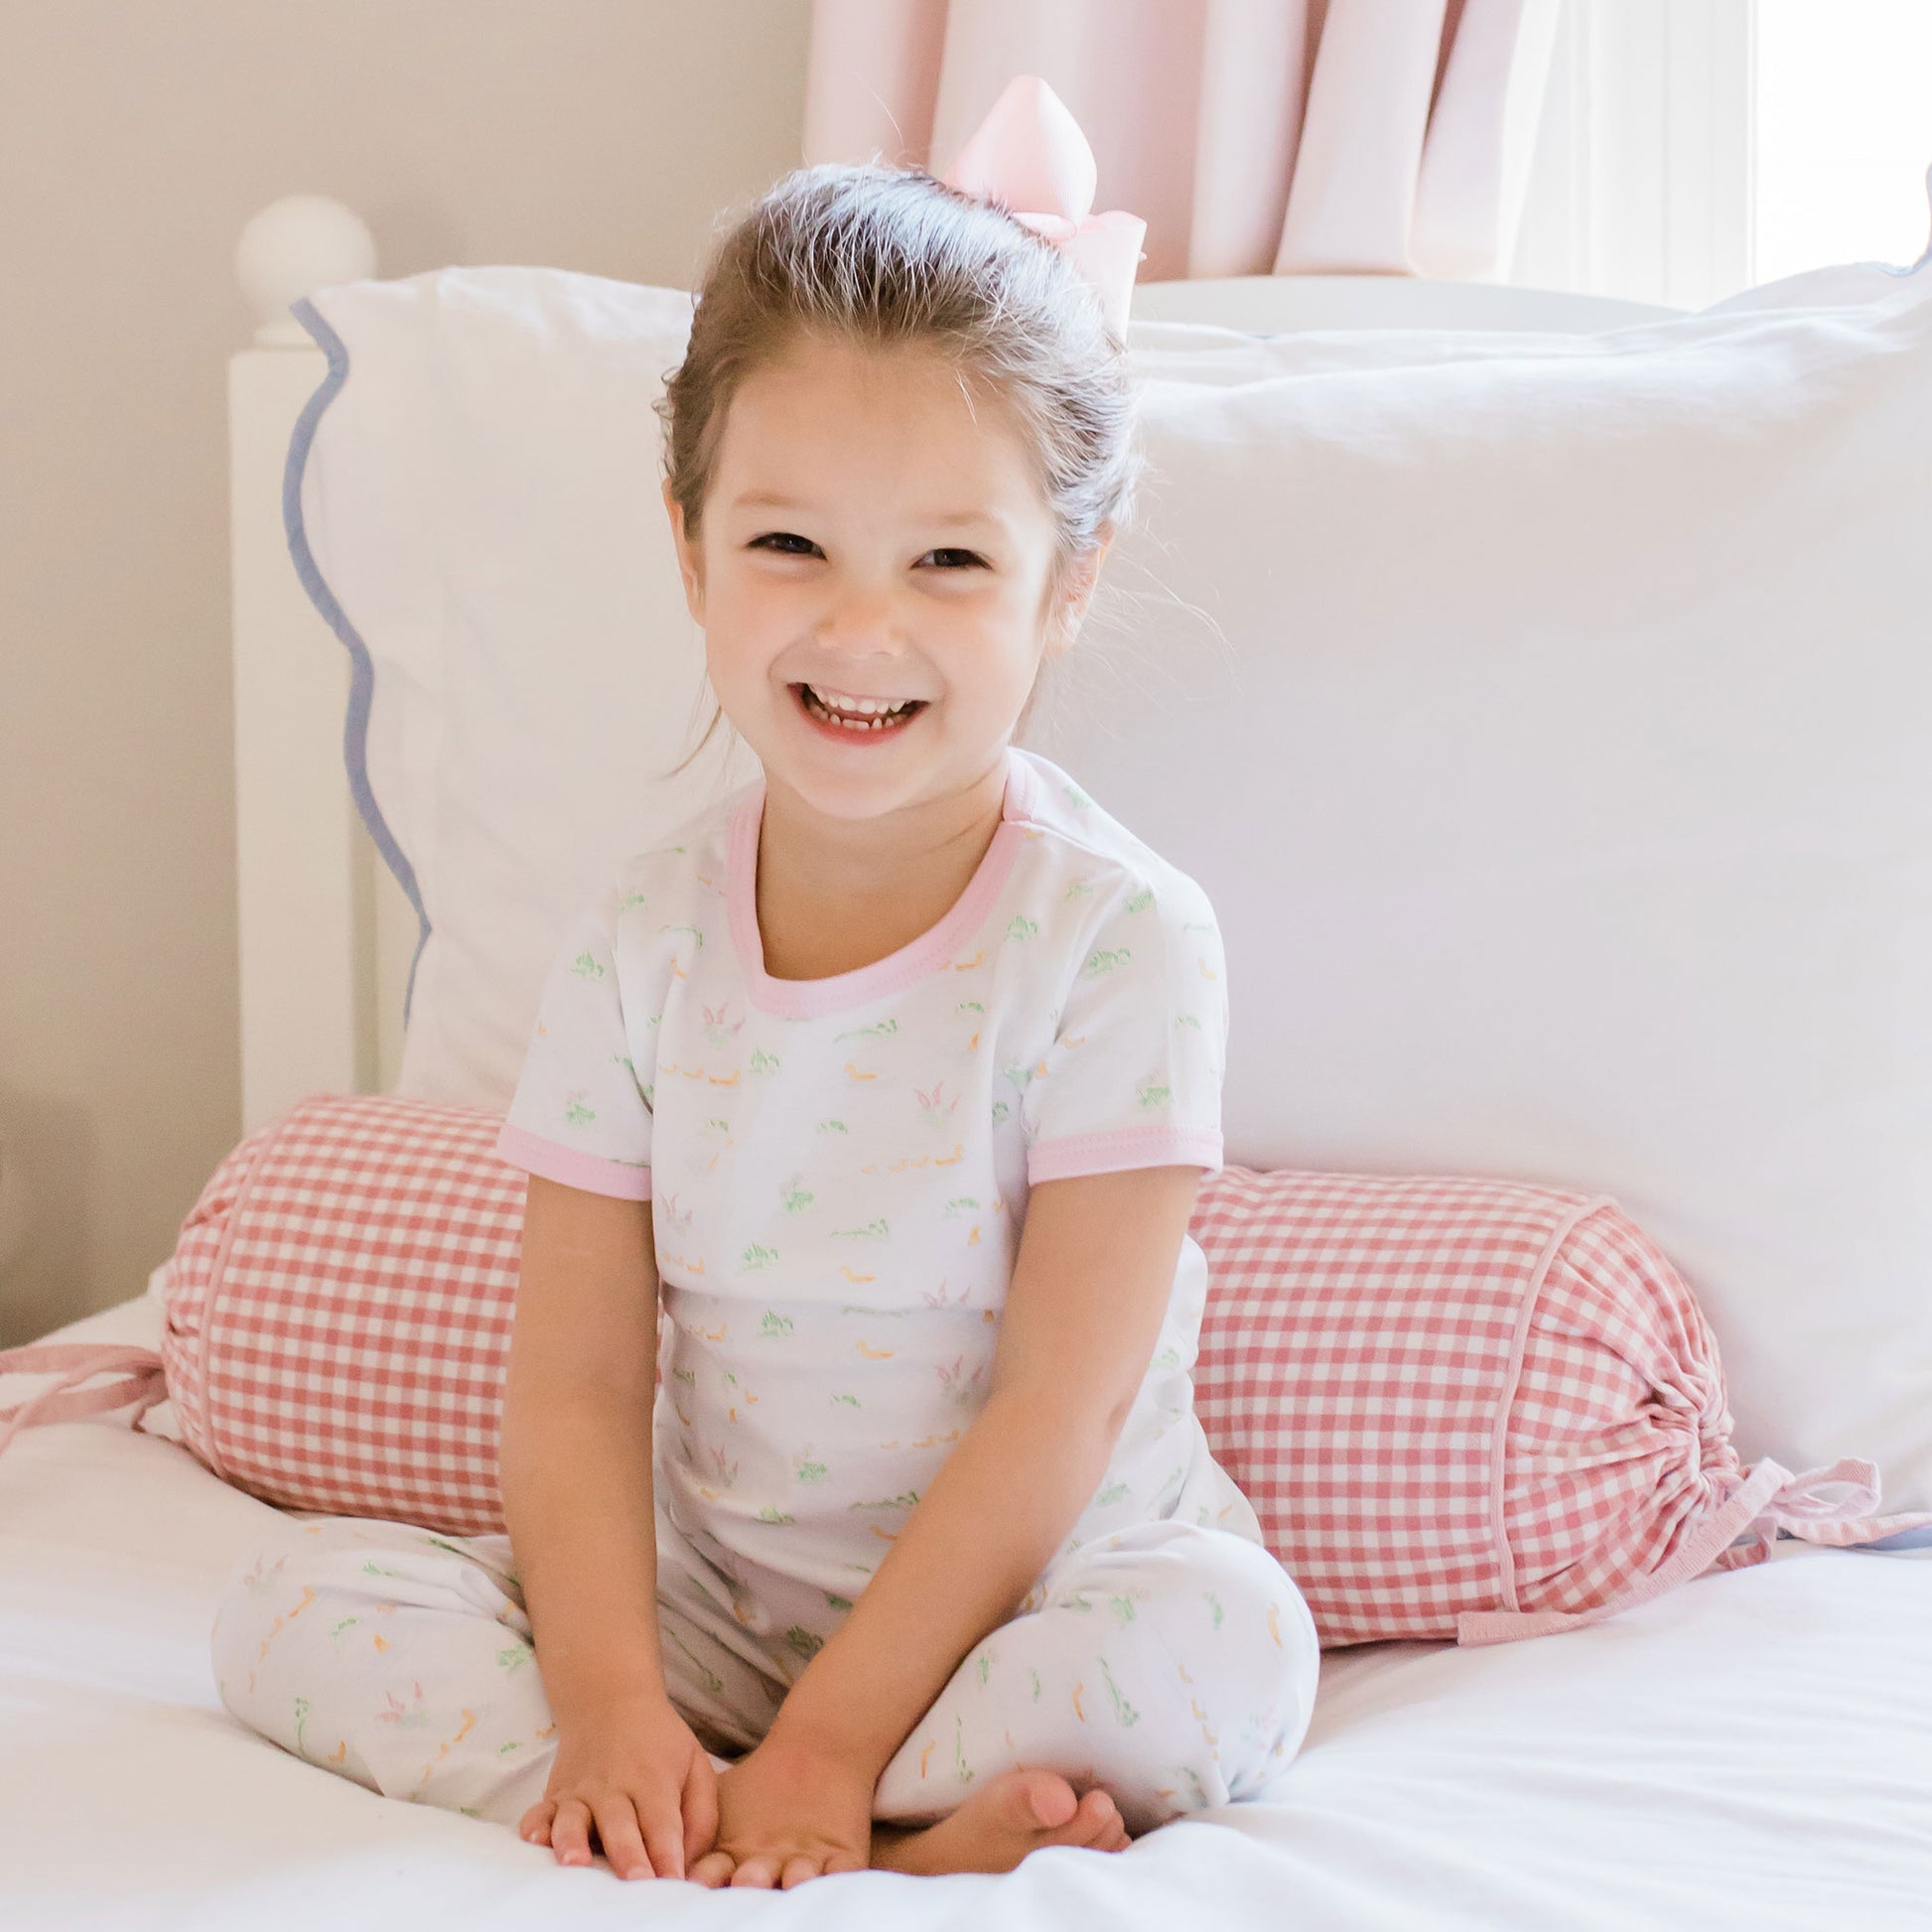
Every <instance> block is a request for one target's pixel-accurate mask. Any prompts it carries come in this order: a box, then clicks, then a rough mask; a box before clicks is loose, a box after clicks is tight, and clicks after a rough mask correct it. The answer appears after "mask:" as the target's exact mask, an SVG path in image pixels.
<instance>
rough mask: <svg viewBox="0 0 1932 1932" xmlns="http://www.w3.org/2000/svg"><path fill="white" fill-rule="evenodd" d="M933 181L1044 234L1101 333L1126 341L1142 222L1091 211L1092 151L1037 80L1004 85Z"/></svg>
mask: <svg viewBox="0 0 1932 1932" xmlns="http://www.w3.org/2000/svg"><path fill="white" fill-rule="evenodd" d="M939 179H940V180H941V181H943V182H944V183H945V184H946V185H947V187H949V188H957V189H958V190H960V192H961V193H962V194H967V195H977V196H979V197H981V198H982V199H983V200H987V201H995V202H999V203H1000V204H1002V205H1003V206H1004V207H1005V208H1006V210H1007V212H1008V213H1009V214H1011V215H1012V216H1013V218H1014V219H1015V220H1016V221H1024V222H1025V223H1026V224H1027V226H1028V227H1030V228H1032V229H1033V230H1034V231H1035V233H1037V234H1041V235H1044V236H1045V237H1046V239H1047V240H1048V241H1050V242H1052V243H1053V245H1054V246H1055V247H1056V248H1058V249H1059V250H1060V251H1061V253H1063V254H1064V255H1065V256H1066V257H1067V259H1068V260H1069V261H1071V262H1072V264H1073V266H1074V267H1075V268H1076V269H1078V270H1079V272H1080V274H1081V275H1082V276H1083V277H1084V278H1085V279H1086V281H1087V282H1088V284H1089V285H1090V286H1091V287H1092V289H1093V292H1094V293H1095V294H1096V295H1097V296H1099V298H1100V308H1101V313H1102V314H1103V315H1104V316H1105V317H1106V319H1107V327H1108V328H1109V329H1111V330H1112V331H1113V332H1114V334H1115V335H1116V336H1118V337H1120V338H1121V339H1122V340H1123V341H1125V339H1126V336H1127V311H1128V305H1129V303H1130V302H1131V301H1132V299H1133V294H1134V272H1135V270H1136V269H1137V268H1138V267H1139V266H1140V263H1141V261H1142V259H1143V257H1142V254H1141V242H1142V240H1143V239H1144V238H1145V237H1146V234H1147V223H1146V222H1145V221H1143V220H1142V219H1141V217H1140V216H1139V215H1138V214H1129V213H1128V212H1127V210H1126V209H1125V208H1118V207H1117V208H1109V209H1108V210H1107V212H1106V213H1105V214H1095V213H1094V212H1093V197H1094V190H1095V188H1096V187H1097V186H1098V184H1099V170H1098V169H1097V168H1096V167H1095V165H1094V159H1093V149H1092V148H1091V147H1089V146H1088V145H1087V137H1086V136H1085V135H1084V134H1082V133H1081V132H1080V123H1079V122H1078V121H1076V120H1075V119H1074V118H1073V116H1072V114H1070V113H1069V112H1068V111H1067V106H1066V103H1065V102H1064V101H1063V100H1061V98H1060V97H1059V95H1058V94H1056V93H1055V92H1054V91H1053V90H1052V88H1051V87H1049V86H1048V85H1047V84H1046V82H1045V81H1044V80H1042V79H1041V78H1040V77H1039V75H1038V74H1036V73H1022V74H1016V75H1015V76H1014V77H1013V79H1011V80H1009V81H1008V82H1007V84H1006V88H1005V90H1004V91H1003V92H1002V93H1001V95H1000V97H999V99H998V100H996V101H995V102H994V103H993V107H992V111H991V112H990V113H989V114H988V115H987V117H986V118H985V120H983V121H982V122H981V123H980V124H979V126H978V127H977V128H976V129H975V130H974V131H973V133H972V135H971V136H970V138H969V139H968V140H967V142H966V145H965V146H964V147H963V148H961V149H960V151H959V153H958V155H957V156H956V157H955V158H954V160H953V164H952V166H951V167H950V168H948V169H947V170H946V172H945V173H944V174H943V175H941V176H940V177H939Z"/></svg>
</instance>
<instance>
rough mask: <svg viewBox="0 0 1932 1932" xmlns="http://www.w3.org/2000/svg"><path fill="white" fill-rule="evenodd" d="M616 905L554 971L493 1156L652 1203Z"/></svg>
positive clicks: (579, 929) (603, 911) (593, 916)
mask: <svg viewBox="0 0 1932 1932" xmlns="http://www.w3.org/2000/svg"><path fill="white" fill-rule="evenodd" d="M616 905H617V893H616V891H615V890H613V891H612V892H610V893H608V894H607V895H606V896H605V897H604V898H603V899H602V900H601V901H600V902H599V904H598V905H596V906H594V907H592V908H590V909H588V910H586V911H585V912H583V913H581V914H580V915H579V917H578V918H577V920H576V922H575V923H574V924H573V925H572V927H571V929H570V932H569V935H568V936H567V938H566V939H565V941H564V945H563V948H562V951H561V952H560V953H559V955H558V957H557V961H556V963H555V965H553V966H552V967H551V969H550V977H549V979H548V980H547V981H546V982H545V985H544V989H543V997H542V999H541V1000H540V1002H539V1003H538V1007H537V1017H536V1024H535V1027H534V1029H533V1030H532V1032H531V1035H530V1044H529V1049H528V1051H527V1052H526V1053H525V1055H524V1059H523V1071H522V1073H521V1075H520V1076H519V1077H518V1080H517V1084H516V1093H515V1096H514V1098H512V1100H511V1101H510V1106H509V1112H508V1114H507V1116H506V1117H505V1118H504V1121H503V1125H502V1127H501V1129H500V1130H499V1131H498V1134H497V1138H496V1153H497V1155H498V1157H499V1158H500V1159H501V1160H504V1161H506V1162H508V1163H509V1165H510V1166H511V1167H513V1168H522V1169H524V1170H525V1171H526V1172H527V1173H536V1174H542V1175H543V1176H544V1178H545V1179H547V1180H558V1181H562V1182H563V1183H564V1184H565V1185H566V1186H569V1187H581V1188H583V1189H585V1190H586V1191H587V1192H589V1193H593V1194H615V1195H618V1196H619V1197H621V1199H624V1200H648V1199H649V1198H650V1130H651V1109H650V1104H649V1102H648V1100H647V1099H646V1097H645V1094H644V1090H643V1088H642V1087H641V1086H640V1084H639V1081H638V1076H637V1069H636V1067H635V1066H634V1065H633V1064H632V1061H631V1052H630V1043H629V1039H628V1037H627V1035H626V1030H625V1026H624V1013H623V1002H622V998H621V993H620V989H619V976H618V956H617V943H616V938H615V910H616Z"/></svg>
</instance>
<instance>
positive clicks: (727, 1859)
mask: <svg viewBox="0 0 1932 1932" xmlns="http://www.w3.org/2000/svg"><path fill="white" fill-rule="evenodd" d="M733 1863H734V1861H733V1859H732V1856H731V1854H730V1853H729V1852H707V1853H706V1854H705V1856H704V1857H703V1858H701V1859H700V1860H699V1861H698V1862H697V1863H695V1864H694V1865H692V1866H691V1868H690V1870H689V1871H687V1872H686V1873H685V1876H686V1877H687V1878H690V1879H691V1880H693V1881H694V1882H695V1883H697V1884H700V1885H706V1886H709V1887H711V1888H713V1889H716V1888H717V1887H718V1886H719V1885H722V1884H723V1883H724V1882H725V1881H726V1880H727V1879H728V1878H729V1877H730V1876H731V1875H732V1865H733Z"/></svg>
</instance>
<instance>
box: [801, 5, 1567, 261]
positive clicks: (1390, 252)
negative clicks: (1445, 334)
mask: <svg viewBox="0 0 1932 1932" xmlns="http://www.w3.org/2000/svg"><path fill="white" fill-rule="evenodd" d="M1560 3H1561V0H813V11H812V38H811V53H810V64H809V69H808V72H807V77H806V95H805V140H804V159H805V161H806V163H807V164H808V165H809V164H811V163H815V162H820V161H865V160H869V159H873V158H875V157H877V158H878V159H880V160H883V161H886V162H888V163H892V164H894V165H898V166H918V167H924V168H928V169H930V170H931V171H932V172H933V173H934V174H943V173H944V172H945V170H946V169H947V168H948V167H949V166H950V165H951V162H952V159H953V156H954V155H955V154H956V153H957V152H958V151H959V149H960V148H961V147H962V146H963V145H964V143H965V140H966V137H967V136H968V135H969V134H971V133H972V131H973V130H974V128H976V127H977V126H978V125H979V123H980V121H981V120H982V119H983V118H984V116H985V114H986V111H987V109H988V108H989V107H991V106H992V104H993V102H994V100H995V98H996V97H997V96H998V94H999V93H1000V90H1001V89H1002V88H1003V87H1004V86H1005V85H1006V83H1007V82H1008V81H1009V80H1010V79H1012V78H1013V76H1014V75H1015V74H1016V73H1036V74H1038V75H1039V76H1040V77H1041V78H1042V79H1043V80H1045V81H1046V83H1047V85H1048V86H1050V87H1051V88H1052V89H1053V90H1054V92H1055V93H1057V94H1058V95H1059V96H1060V98H1061V99H1062V100H1063V101H1065V103H1066V105H1067V107H1068V108H1069V109H1070V110H1071V112H1072V114H1073V117H1074V118H1075V119H1076V120H1077V121H1078V122H1079V123H1080V126H1081V128H1082V130H1083V131H1084V132H1085V134H1086V137H1087V139H1088V141H1089V142H1090V143H1091V144H1092V147H1093V151H1094V157H1095V160H1096V161H1097V163H1098V165H1099V170H1100V191H1099V195H1098V198H1097V200H1096V201H1095V204H1094V206H1095V207H1096V209H1101V208H1112V207H1121V208H1127V209H1129V210H1131V211H1132V212H1133V213H1135V214H1138V215H1141V216H1142V217H1143V218H1145V220H1146V221H1147V224H1148V230H1147V241H1146V244H1145V246H1146V251H1147V259H1146V260H1145V261H1144V262H1143V263H1142V264H1141V271H1140V280H1142V281H1143V282H1156V281H1174V280H1181V279H1184V278H1187V277H1192V276H1203V275H1217V276H1218V275H1336V274H1392V275H1423V276H1430V277H1434V278H1439V279H1454V280H1473V281H1482V280H1495V279H1498V278H1500V277H1501V276H1502V275H1503V274H1505V273H1506V272H1507V270H1508V267H1509V260H1510V255H1511V253H1512V251H1513V249H1514V246H1515V240H1516V228H1517V223H1518V221H1519V219H1520V217H1521V213H1522V204H1523V194H1524V187H1525V183H1526V181H1527V178H1528V173H1529V159H1530V152H1531V149H1532V147H1533V146H1534V143H1535V138H1536V128H1537V122H1538V119H1539V117H1540V113H1541V109H1542V102H1543V92H1544V85H1545V81H1546V78H1547V75H1548V72H1549V66H1550V52H1551V49H1552V47H1553V45H1554V43H1555V38H1556V27H1557V15H1558V8H1559V6H1560Z"/></svg>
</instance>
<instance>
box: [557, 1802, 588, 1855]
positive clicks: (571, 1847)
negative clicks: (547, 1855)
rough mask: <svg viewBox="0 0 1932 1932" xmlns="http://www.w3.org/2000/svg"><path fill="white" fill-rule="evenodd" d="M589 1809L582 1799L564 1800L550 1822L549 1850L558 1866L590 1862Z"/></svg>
mask: <svg viewBox="0 0 1932 1932" xmlns="http://www.w3.org/2000/svg"><path fill="white" fill-rule="evenodd" d="M590 1821H591V1813H590V1807H589V1806H588V1805H587V1804H585V1802H584V1801H583V1799H582V1798H566V1799H565V1800H564V1801H563V1802H562V1803H561V1804H560V1805H559V1806H558V1807H557V1815H556V1817H555V1818H553V1819H552V1820H551V1821H550V1849H551V1850H552V1851H553V1852H555V1853H556V1855H557V1863H559V1864H589V1863H590V1862H591V1837H590Z"/></svg>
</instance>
